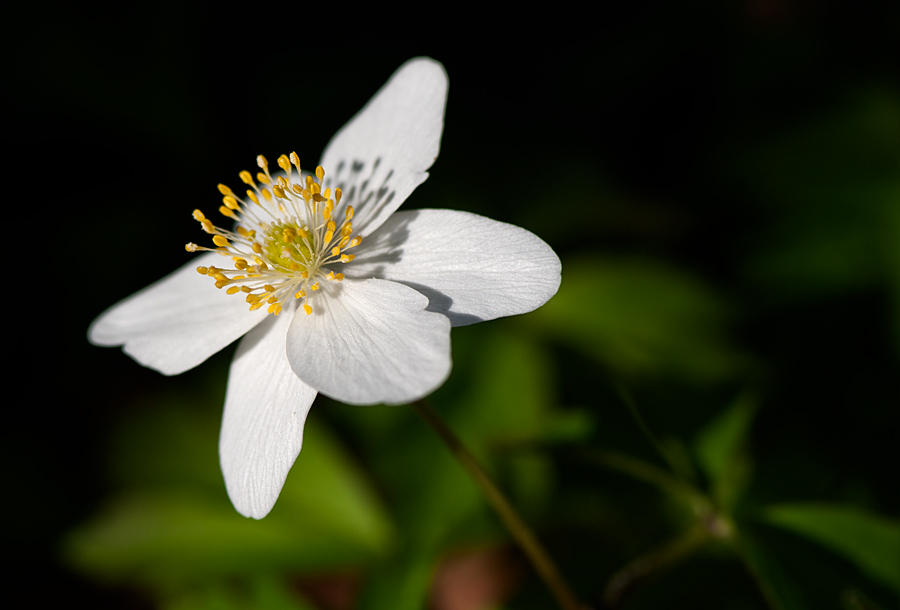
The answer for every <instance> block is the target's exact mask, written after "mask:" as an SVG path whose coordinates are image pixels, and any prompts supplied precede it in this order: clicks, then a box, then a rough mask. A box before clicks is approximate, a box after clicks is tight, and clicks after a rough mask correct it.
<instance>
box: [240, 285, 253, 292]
mask: <svg viewBox="0 0 900 610" xmlns="http://www.w3.org/2000/svg"><path fill="white" fill-rule="evenodd" d="M241 292H252V291H251V290H250V286H241Z"/></svg>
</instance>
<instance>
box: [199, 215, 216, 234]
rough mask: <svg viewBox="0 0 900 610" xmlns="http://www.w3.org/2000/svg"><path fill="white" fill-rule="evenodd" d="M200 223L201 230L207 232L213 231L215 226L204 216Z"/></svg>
mask: <svg viewBox="0 0 900 610" xmlns="http://www.w3.org/2000/svg"><path fill="white" fill-rule="evenodd" d="M200 224H201V225H202V226H203V230H204V231H206V232H207V233H215V232H216V228H215V227H214V226H213V223H212V222H211V221H210V220H209V219H208V218H204V219H203V220H201V221H200Z"/></svg>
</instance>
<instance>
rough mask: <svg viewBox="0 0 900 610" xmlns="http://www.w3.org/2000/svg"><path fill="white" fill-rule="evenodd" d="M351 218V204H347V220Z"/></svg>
mask: <svg viewBox="0 0 900 610" xmlns="http://www.w3.org/2000/svg"><path fill="white" fill-rule="evenodd" d="M338 190H340V189H338ZM352 219H353V206H352V205H348V206H347V220H352Z"/></svg>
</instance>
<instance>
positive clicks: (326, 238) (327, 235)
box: [325, 231, 334, 244]
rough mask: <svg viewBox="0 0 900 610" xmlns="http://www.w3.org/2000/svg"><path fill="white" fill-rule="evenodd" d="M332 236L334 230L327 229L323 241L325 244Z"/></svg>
mask: <svg viewBox="0 0 900 610" xmlns="http://www.w3.org/2000/svg"><path fill="white" fill-rule="evenodd" d="M332 237H334V231H328V232H327V233H325V243H326V244H327V243H328V242H330V241H331V238H332Z"/></svg>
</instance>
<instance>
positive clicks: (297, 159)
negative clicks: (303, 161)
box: [291, 152, 300, 172]
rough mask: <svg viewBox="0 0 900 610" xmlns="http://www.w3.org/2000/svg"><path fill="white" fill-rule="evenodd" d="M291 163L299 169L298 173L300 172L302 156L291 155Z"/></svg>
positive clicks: (293, 153)
mask: <svg viewBox="0 0 900 610" xmlns="http://www.w3.org/2000/svg"><path fill="white" fill-rule="evenodd" d="M291 163H293V164H294V165H295V166H296V167H297V171H298V172H299V171H300V156H299V155H298V154H297V153H295V152H292V153H291Z"/></svg>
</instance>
